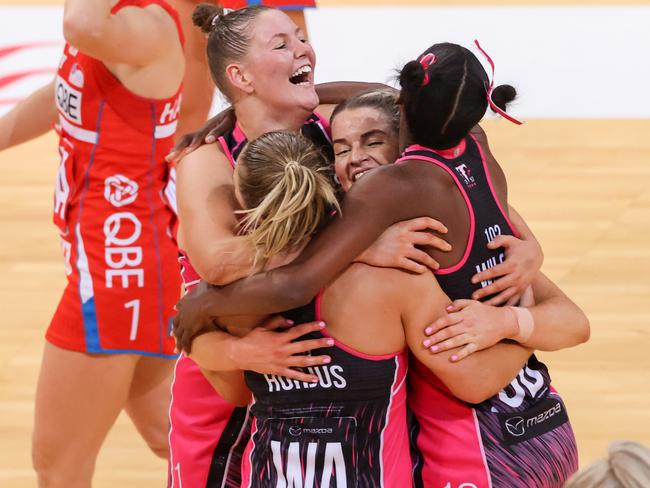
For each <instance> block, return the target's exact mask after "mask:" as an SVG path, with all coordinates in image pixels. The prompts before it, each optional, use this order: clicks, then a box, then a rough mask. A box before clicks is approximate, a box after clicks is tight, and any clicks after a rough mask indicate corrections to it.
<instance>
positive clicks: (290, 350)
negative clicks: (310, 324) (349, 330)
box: [284, 337, 334, 356]
mask: <svg viewBox="0 0 650 488" xmlns="http://www.w3.org/2000/svg"><path fill="white" fill-rule="evenodd" d="M333 345H334V339H332V338H329V337H326V338H323V339H310V340H307V341H299V342H292V343H291V344H290V345H289V346H287V347H286V348H284V351H286V354H287V355H289V356H295V355H296V354H301V353H305V352H307V351H312V350H314V349H323V348H324V347H332V346H333Z"/></svg>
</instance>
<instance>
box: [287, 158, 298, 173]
mask: <svg viewBox="0 0 650 488" xmlns="http://www.w3.org/2000/svg"><path fill="white" fill-rule="evenodd" d="M300 166H301V165H300V163H299V162H298V161H294V160H291V161H289V162H287V164H285V165H284V170H285V171H289V170H292V169H300Z"/></svg>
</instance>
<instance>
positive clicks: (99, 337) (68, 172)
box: [46, 0, 182, 357]
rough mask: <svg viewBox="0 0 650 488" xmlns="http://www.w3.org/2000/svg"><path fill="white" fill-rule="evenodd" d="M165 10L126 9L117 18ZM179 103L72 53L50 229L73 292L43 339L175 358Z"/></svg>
mask: <svg viewBox="0 0 650 488" xmlns="http://www.w3.org/2000/svg"><path fill="white" fill-rule="evenodd" d="M151 4H155V5H159V6H160V7H162V8H164V9H165V10H166V11H167V12H168V13H169V14H170V16H172V18H173V19H174V21H175V22H176V25H177V26H178V33H179V36H181V42H182V34H181V30H180V24H179V22H178V17H177V15H176V12H175V11H174V10H173V9H172V8H171V7H169V6H168V5H167V4H166V3H164V1H163V0H122V1H120V2H119V3H118V4H117V5H115V7H113V9H112V13H116V12H117V11H118V10H120V9H121V8H124V7H127V6H137V7H145V6H147V5H151ZM180 103H181V96H180V87H179V90H178V92H177V93H176V94H175V95H174V96H172V97H170V98H167V99H163V100H152V99H146V98H143V97H140V96H138V95H135V94H134V93H132V92H130V91H129V90H128V89H127V88H126V87H125V86H124V85H122V84H121V83H120V81H119V80H118V79H117V78H116V77H115V76H114V75H113V74H112V73H111V72H110V71H109V70H108V68H107V67H106V66H105V65H104V64H103V63H102V62H101V61H99V60H97V59H94V58H91V57H90V56H87V55H85V54H83V53H81V52H79V51H78V50H77V49H75V48H74V47H72V46H69V45H67V44H66V46H65V48H64V53H63V58H62V60H61V63H60V64H59V70H58V72H57V76H56V105H57V109H58V112H59V125H60V144H59V153H60V155H61V164H60V166H59V171H58V177H57V185H56V189H55V196H54V222H55V224H56V225H57V226H58V227H59V229H60V231H61V237H62V241H61V245H62V248H63V254H64V257H65V269H66V274H67V276H68V285H67V287H66V288H65V291H64V292H63V297H62V298H61V301H60V303H59V306H58V309H57V311H56V313H55V315H54V318H53V319H52V323H51V324H50V327H49V329H48V331H47V336H46V337H47V340H48V341H50V342H51V343H52V344H55V345H57V346H59V347H63V348H65V349H71V350H75V351H85V352H90V353H108V354H113V353H138V354H147V355H160V356H165V357H167V356H171V355H172V354H173V349H174V341H173V339H172V338H171V337H170V334H169V332H170V324H169V323H170V319H171V317H172V316H173V305H174V304H175V303H176V301H177V300H178V298H179V293H180V279H179V266H178V260H177V256H178V250H177V247H176V243H175V238H174V235H173V229H174V223H175V212H174V210H173V207H174V206H175V196H174V195H175V192H174V190H175V188H174V178H173V171H172V170H171V168H170V166H168V165H167V164H166V163H165V159H164V157H165V155H166V154H167V153H168V152H169V150H170V149H171V148H172V146H173V136H174V133H175V131H176V123H177V117H178V112H179V108H180Z"/></svg>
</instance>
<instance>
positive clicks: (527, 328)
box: [507, 307, 535, 344]
mask: <svg viewBox="0 0 650 488" xmlns="http://www.w3.org/2000/svg"><path fill="white" fill-rule="evenodd" d="M507 308H508V309H509V310H510V312H511V315H512V316H513V317H514V318H515V320H516V323H517V333H516V334H515V335H513V336H511V337H510V338H511V339H512V340H514V341H517V342H518V343H519V344H525V343H526V342H527V341H528V340H529V339H530V337H531V336H532V335H533V331H534V330H535V319H534V318H533V314H532V313H531V311H530V310H528V309H527V308H524V307H507Z"/></svg>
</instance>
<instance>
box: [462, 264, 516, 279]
mask: <svg viewBox="0 0 650 488" xmlns="http://www.w3.org/2000/svg"><path fill="white" fill-rule="evenodd" d="M512 271H514V266H513V265H512V264H511V263H509V262H508V261H504V262H503V263H501V264H497V265H496V266H494V267H492V268H488V269H486V270H485V271H481V272H480V273H476V274H475V275H474V276H472V283H474V284H477V283H480V282H482V281H488V280H495V279H497V278H499V277H501V276H505V275H507V274H510V273H511V272H512Z"/></svg>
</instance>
